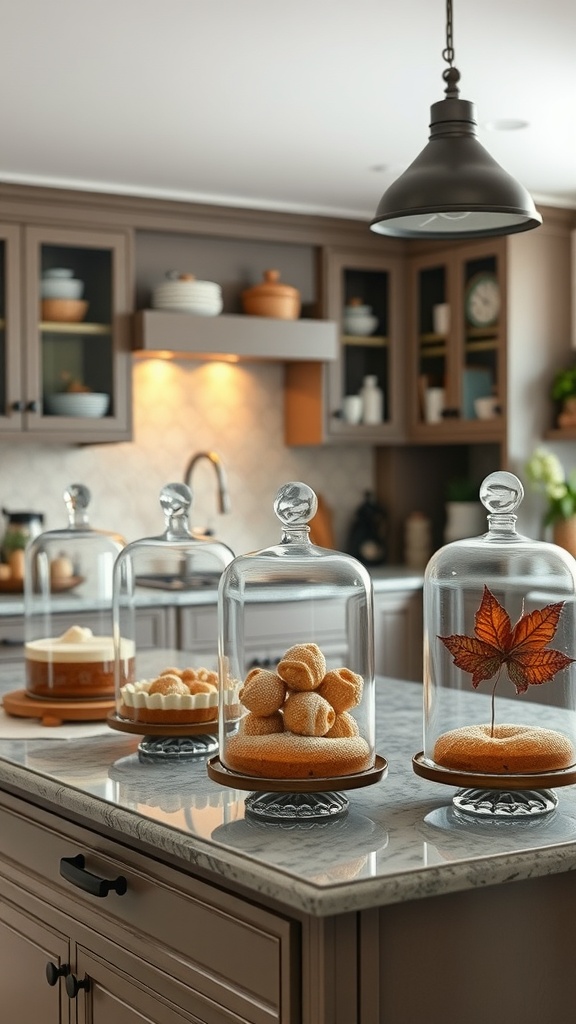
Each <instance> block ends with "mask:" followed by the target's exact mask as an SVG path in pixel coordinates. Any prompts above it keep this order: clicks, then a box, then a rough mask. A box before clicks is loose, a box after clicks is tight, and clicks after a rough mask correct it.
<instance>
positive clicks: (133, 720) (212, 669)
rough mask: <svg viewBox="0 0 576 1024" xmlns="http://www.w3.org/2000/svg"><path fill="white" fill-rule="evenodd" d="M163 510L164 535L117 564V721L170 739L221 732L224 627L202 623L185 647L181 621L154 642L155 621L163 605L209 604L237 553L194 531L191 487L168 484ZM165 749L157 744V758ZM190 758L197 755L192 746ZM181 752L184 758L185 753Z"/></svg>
mask: <svg viewBox="0 0 576 1024" xmlns="http://www.w3.org/2000/svg"><path fill="white" fill-rule="evenodd" d="M160 506H161V508H162V511H163V514H164V531H163V533H161V534H159V535H158V536H155V537H145V538H143V539H141V540H136V541H133V542H132V543H130V544H127V545H126V547H125V548H124V550H123V551H122V552H121V553H120V555H119V556H118V558H117V560H116V563H115V566H114V586H113V601H112V615H113V631H114V645H115V679H116V709H115V714H114V715H113V716H111V718H109V723H110V724H111V725H112V727H113V728H114V727H116V728H119V729H120V730H122V728H124V729H125V731H131V732H136V733H141V734H143V735H149V736H154V735H156V736H168V737H169V736H171V735H177V734H179V735H192V734H193V733H194V732H196V731H198V729H200V731H201V729H202V727H204V726H207V725H210V724H212V725H213V726H214V729H213V731H214V734H216V733H217V720H218V673H217V667H218V651H217V635H216V629H215V628H214V631H213V633H212V634H210V632H208V633H206V630H205V629H204V628H202V623H200V624H195V625H194V628H191V629H189V630H188V631H187V635H186V638H185V640H184V642H182V639H181V640H180V641H179V642H177V637H176V622H175V619H174V621H172V619H171V618H170V616H169V617H168V619H167V620H165V623H166V628H165V629H164V630H161V632H160V633H157V635H156V636H153V635H151V619H150V616H151V614H152V609H153V608H154V607H157V606H158V605H162V604H164V605H166V606H170V609H171V612H174V611H175V609H174V606H175V605H176V606H177V605H178V604H180V603H182V604H185V605H186V607H187V609H188V611H190V612H193V610H194V607H195V606H196V605H197V604H202V603H203V602H204V603H205V600H206V598H205V597H204V598H203V597H202V595H203V594H204V595H205V593H206V591H209V590H212V591H213V593H214V597H215V595H216V589H217V586H218V582H219V580H220V576H221V574H222V572H223V570H224V568H225V567H226V566H227V565H228V564H229V563H230V562H231V561H232V559H233V557H234V554H233V552H232V551H231V550H230V548H229V547H227V545H225V544H223V543H221V542H220V541H218V540H215V539H214V540H213V539H211V538H209V537H197V536H194V535H193V534H192V533H191V532H190V528H189V516H190V510H191V506H192V492H191V490H190V488H189V487H187V486H186V485H185V484H180V483H170V484H167V485H166V486H165V487H164V488H163V489H162V491H161V494H160ZM198 596H199V600H198V601H196V600H195V598H196V597H198ZM127 643H129V644H130V646H131V648H132V649H133V651H134V655H133V658H132V659H131V660H127V659H126V657H125V651H126V644H127ZM181 648H182V649H181ZM216 745H217V744H216V741H214V744H213V747H214V748H215V747H216ZM145 746H146V745H145ZM158 746H159V744H154V743H151V744H150V754H151V756H153V748H154V747H156V748H158ZM141 752H142V751H141ZM188 752H189V753H191V754H192V753H194V752H195V751H193V750H192V745H189V747H188ZM198 752H200V750H198ZM204 752H205V750H204ZM156 753H158V750H156ZM174 753H175V754H178V756H181V754H182V749H180V751H177V750H176V749H175V751H174Z"/></svg>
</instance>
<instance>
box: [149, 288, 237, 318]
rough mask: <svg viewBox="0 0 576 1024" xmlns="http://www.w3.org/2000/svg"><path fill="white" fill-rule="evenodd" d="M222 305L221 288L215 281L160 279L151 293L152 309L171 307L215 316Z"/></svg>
mask: <svg viewBox="0 0 576 1024" xmlns="http://www.w3.org/2000/svg"><path fill="white" fill-rule="evenodd" d="M222 305H223V303H222V289H221V287H220V285H219V284H216V282H215V281H195V280H189V279H178V280H168V281H162V283H161V284H159V285H157V286H156V288H155V289H154V291H153V293H152V308H153V309H172V310H181V311H184V312H186V313H196V314H197V315H198V316H217V315H218V313H221V312H222Z"/></svg>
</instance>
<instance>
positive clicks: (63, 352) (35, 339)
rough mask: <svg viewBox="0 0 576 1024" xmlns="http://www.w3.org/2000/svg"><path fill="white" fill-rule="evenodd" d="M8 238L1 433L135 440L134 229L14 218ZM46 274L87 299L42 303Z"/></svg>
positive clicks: (2, 241)
mask: <svg viewBox="0 0 576 1024" xmlns="http://www.w3.org/2000/svg"><path fill="white" fill-rule="evenodd" d="M0 245H1V252H2V262H1V264H0V286H1V290H2V302H3V308H2V318H1V325H0V326H1V348H0V354H1V361H0V383H1V387H0V403H1V406H0V437H1V436H2V435H10V436H12V437H16V436H20V437H26V438H28V439H34V440H40V439H42V440H44V441H61V442H68V443H70V442H73V443H93V442H103V441H123V440H129V439H130V437H131V356H130V332H129V326H130V319H129V314H130V311H131V306H130V296H131V291H130V281H129V273H128V270H129V233H128V232H122V231H119V232H109V231H100V230H91V229H86V230H80V229H77V228H74V227H70V228H67V227H66V228H64V227H62V228H61V227H50V226H43V227H40V226H36V225H26V226H18V225H8V226H4V228H1V227H0ZM51 271H61V272H62V271H63V272H64V273H63V274H61V275H58V276H57V277H56V278H55V277H53V275H51V274H50V272H51ZM47 276H48V277H50V280H51V281H52V282H54V281H55V280H58V279H60V280H62V279H63V280H65V281H68V282H71V283H75V282H81V286H79V287H81V291H82V295H81V298H80V299H78V298H76V299H73V305H72V307H70V304H69V303H68V302H64V303H63V304H60V303H59V301H58V300H56V301H50V300H49V299H48V300H47V301H43V295H42V291H43V289H42V279H43V278H45V279H46V278H47ZM44 298H45V299H46V298H47V297H46V296H45V297H44ZM97 396H102V397H101V398H98V397H97Z"/></svg>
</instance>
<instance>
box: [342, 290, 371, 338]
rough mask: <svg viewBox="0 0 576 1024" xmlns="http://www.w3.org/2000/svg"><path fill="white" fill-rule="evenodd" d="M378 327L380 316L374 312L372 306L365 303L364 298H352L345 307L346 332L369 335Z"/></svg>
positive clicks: (360, 335) (363, 335)
mask: <svg viewBox="0 0 576 1024" xmlns="http://www.w3.org/2000/svg"><path fill="white" fill-rule="evenodd" d="M377 327H378V317H377V316H374V314H373V313H372V306H366V305H364V304H363V302H362V299H359V298H353V299H350V301H349V302H348V304H347V305H346V306H345V307H344V331H345V333H346V334H351V335H357V336H358V337H368V335H370V334H374V331H375V330H376V328H377Z"/></svg>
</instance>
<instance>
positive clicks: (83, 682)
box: [24, 626, 135, 700]
mask: <svg viewBox="0 0 576 1024" xmlns="http://www.w3.org/2000/svg"><path fill="white" fill-rule="evenodd" d="M134 654H135V647H134V643H133V642H132V641H131V640H126V639H124V638H123V639H122V642H121V657H122V662H121V664H122V672H123V678H124V679H126V680H128V679H130V678H131V676H132V675H133V673H134ZM24 658H25V665H26V692H27V693H28V695H29V696H30V697H39V698H42V699H47V698H48V699H56V700H102V699H105V698H112V697H114V692H115V686H114V642H113V640H112V637H111V636H94V634H93V633H92V630H91V629H86V628H84V627H83V626H71V627H70V629H67V630H66V632H65V633H63V634H62V636H59V637H43V638H41V639H39V640H30V641H29V642H28V643H26V645H25V647H24Z"/></svg>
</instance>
